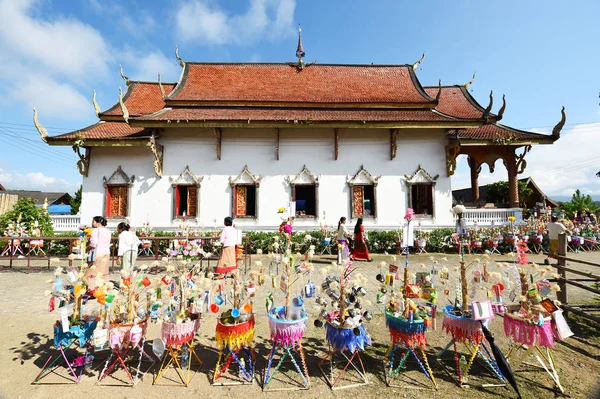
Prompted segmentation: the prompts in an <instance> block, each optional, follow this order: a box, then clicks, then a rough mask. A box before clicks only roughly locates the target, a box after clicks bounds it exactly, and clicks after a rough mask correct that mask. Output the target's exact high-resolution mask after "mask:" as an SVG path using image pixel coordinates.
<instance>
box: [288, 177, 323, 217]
mask: <svg viewBox="0 0 600 399" xmlns="http://www.w3.org/2000/svg"><path fill="white" fill-rule="evenodd" d="M287 181H288V182H289V184H290V187H291V189H292V192H291V194H292V201H295V202H296V217H299V218H303V217H316V216H317V214H318V211H319V209H318V205H319V196H318V190H319V178H318V177H316V176H314V175H313V174H311V173H310V171H309V170H308V169H306V166H304V168H303V169H302V171H301V172H300V173H299V174H298V175H296V176H295V177H293V178H292V177H290V178H288V179H287Z"/></svg>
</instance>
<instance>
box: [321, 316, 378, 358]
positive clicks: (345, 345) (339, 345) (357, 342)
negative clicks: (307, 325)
mask: <svg viewBox="0 0 600 399" xmlns="http://www.w3.org/2000/svg"><path fill="white" fill-rule="evenodd" d="M357 328H358V329H359V331H360V335H355V334H354V329H353V328H336V327H334V326H332V325H331V324H329V323H327V324H325V330H327V342H328V343H329V345H331V347H332V348H334V349H337V350H339V351H343V350H346V349H348V351H350V352H354V350H355V349H358V350H361V351H362V350H364V349H365V346H367V345H371V337H370V336H369V335H368V334H367V330H366V328H365V326H363V325H362V324H361V325H360V326H358V327H357Z"/></svg>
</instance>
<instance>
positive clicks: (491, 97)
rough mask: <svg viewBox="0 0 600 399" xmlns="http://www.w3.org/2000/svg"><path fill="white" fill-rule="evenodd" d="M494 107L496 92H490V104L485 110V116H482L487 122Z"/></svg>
mask: <svg viewBox="0 0 600 399" xmlns="http://www.w3.org/2000/svg"><path fill="white" fill-rule="evenodd" d="M493 105H494V91H493V90H490V103H489V105H488V106H487V108H486V109H484V110H483V114H481V118H482V119H485V120H486V121H487V118H488V116H489V115H490V112H492V106H493Z"/></svg>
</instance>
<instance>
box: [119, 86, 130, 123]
mask: <svg viewBox="0 0 600 399" xmlns="http://www.w3.org/2000/svg"><path fill="white" fill-rule="evenodd" d="M119 105H121V111H123V119H125V122H127V123H129V110H128V109H127V107H126V106H125V103H124V102H123V91H122V90H121V88H120V87H119Z"/></svg>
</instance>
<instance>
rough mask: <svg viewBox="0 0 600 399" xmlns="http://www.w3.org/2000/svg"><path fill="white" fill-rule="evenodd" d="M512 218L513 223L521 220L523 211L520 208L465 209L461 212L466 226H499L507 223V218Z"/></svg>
mask: <svg viewBox="0 0 600 399" xmlns="http://www.w3.org/2000/svg"><path fill="white" fill-rule="evenodd" d="M509 216H514V217H515V222H517V223H518V222H520V221H522V220H523V211H522V209H521V208H467V210H466V211H465V212H463V219H464V220H465V221H466V222H467V225H474V224H475V222H477V225H478V226H491V225H492V223H493V224H494V226H501V225H504V224H506V223H508V217H509Z"/></svg>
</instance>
